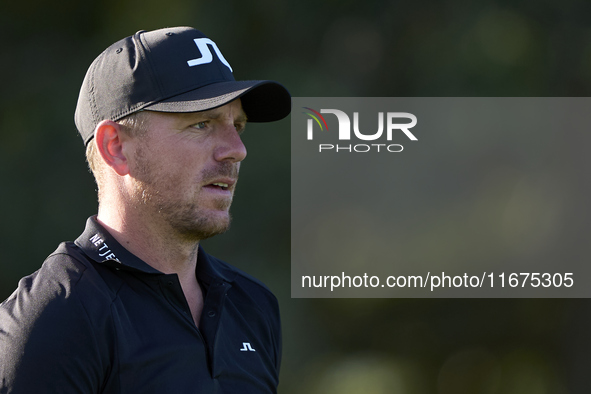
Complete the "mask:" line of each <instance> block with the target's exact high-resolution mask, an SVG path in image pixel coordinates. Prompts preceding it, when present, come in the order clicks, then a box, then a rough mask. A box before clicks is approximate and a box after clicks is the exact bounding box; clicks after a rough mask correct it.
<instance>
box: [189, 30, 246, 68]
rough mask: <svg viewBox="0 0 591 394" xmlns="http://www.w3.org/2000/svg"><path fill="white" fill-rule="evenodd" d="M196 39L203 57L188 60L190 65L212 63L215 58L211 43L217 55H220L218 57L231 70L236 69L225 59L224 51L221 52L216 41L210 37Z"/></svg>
mask: <svg viewBox="0 0 591 394" xmlns="http://www.w3.org/2000/svg"><path fill="white" fill-rule="evenodd" d="M194 41H195V44H196V45H197V48H198V49H199V52H201V57H200V58H197V59H192V60H188V61H187V64H189V67H193V66H198V65H200V64H207V63H211V61H212V60H213V55H212V54H211V51H210V50H209V47H208V45H211V47H212V48H213V50H214V51H215V53H216V55H218V59H220V61H221V62H222V63H224V64H225V65H226V66H228V68H229V69H230V71H232V72H234V70H232V67H230V64H229V63H228V62H227V61H226V59H224V56H223V55H222V52H220V50H219V48H218V46H217V45H215V42H213V41H211V40H210V39H209V38H196V39H195V40H194Z"/></svg>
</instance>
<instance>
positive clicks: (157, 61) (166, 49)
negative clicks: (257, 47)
mask: <svg viewBox="0 0 591 394" xmlns="http://www.w3.org/2000/svg"><path fill="white" fill-rule="evenodd" d="M239 97H240V99H241V101H242V108H243V109H244V112H245V113H246V116H247V117H248V121H249V122H272V121H275V120H279V119H283V118H284V117H286V116H287V115H289V113H290V111H291V96H290V94H289V92H288V91H287V89H286V88H285V87H284V86H283V85H281V84H279V83H277V82H275V81H236V80H235V79H234V75H233V74H232V68H231V66H230V64H229V63H228V62H227V61H226V59H225V58H224V56H223V55H222V53H221V51H220V50H219V48H218V47H217V45H216V44H215V43H214V42H213V41H212V40H210V39H209V38H207V37H206V36H205V35H204V34H203V33H201V32H200V31H198V30H195V29H193V28H191V27H173V28H166V29H160V30H154V31H149V32H147V31H139V32H137V33H136V34H134V35H133V36H130V37H126V38H124V39H122V40H120V41H117V42H116V43H114V44H113V45H111V46H110V47H108V48H107V49H106V50H105V51H104V52H103V53H101V54H100V55H99V56H98V57H97V58H96V59H95V60H94V62H92V64H91V66H90V68H89V69H88V71H87V73H86V76H85V77H84V82H83V83H82V88H81V89H80V95H79V96H78V104H77V106H76V113H75V116H74V118H75V122H76V127H77V128H78V131H79V132H80V135H81V136H82V139H83V140H84V143H85V144H88V142H89V141H90V140H91V139H92V138H93V137H94V129H95V127H96V125H97V124H98V123H99V122H100V121H102V120H104V119H109V120H113V121H117V120H119V119H121V118H124V117H125V116H127V115H130V114H132V113H134V112H137V111H140V110H144V109H145V110H152V111H162V112H196V111H205V110H208V109H212V108H216V107H219V106H222V105H224V104H227V103H229V102H230V101H232V100H235V99H237V98H239Z"/></svg>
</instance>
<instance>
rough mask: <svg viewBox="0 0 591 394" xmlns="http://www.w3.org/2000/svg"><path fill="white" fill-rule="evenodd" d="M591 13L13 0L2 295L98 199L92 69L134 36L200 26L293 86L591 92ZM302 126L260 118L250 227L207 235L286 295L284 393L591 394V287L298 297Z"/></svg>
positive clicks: (253, 145)
mask: <svg viewBox="0 0 591 394" xmlns="http://www.w3.org/2000/svg"><path fill="white" fill-rule="evenodd" d="M590 11H591V3H586V2H584V1H568V0H567V1H561V2H557V1H553V2H550V1H511V2H509V1H498V2H491V1H478V2H466V1H448V2H445V4H442V3H441V2H435V1H433V2H426V1H421V2H412V1H409V0H406V1H402V2H387V1H373V0H366V1H363V2H355V1H320V2H317V1H311V0H303V1H297V2H295V1H292V2H275V1H271V0H256V1H248V2H247V1H238V0H236V1H218V2H213V1H189V0H167V1H166V2H160V1H154V0H143V1H139V0H117V1H114V0H109V1H100V2H99V1H73V0H66V1H60V2H50V1H43V0H33V1H28V2H23V1H20V2H19V1H9V2H3V3H2V5H0V33H1V35H0V37H2V41H1V45H2V46H1V48H0V54H1V55H0V86H1V89H2V95H1V97H0V163H1V164H0V171H1V172H0V182H1V185H0V190H1V193H0V207H1V212H2V222H1V223H2V225H1V226H0V242H1V249H0V250H1V251H2V253H1V257H0V298H6V297H7V296H8V295H9V294H10V293H11V292H12V291H13V290H14V288H15V287H16V285H17V282H18V279H19V278H20V277H22V276H24V275H27V274H29V273H31V272H32V271H34V270H36V269H37V268H39V266H40V265H41V263H42V261H43V259H44V258H45V257H46V256H47V255H48V254H49V253H50V252H51V251H53V250H54V249H55V248H56V247H57V244H58V243H59V242H61V241H63V240H73V239H75V238H76V237H77V236H78V234H79V233H80V232H81V231H82V230H83V226H84V222H85V220H86V218H87V217H88V216H90V215H92V214H94V213H95V212H96V197H95V185H94V183H93V179H92V177H91V175H90V174H89V173H88V171H87V170H86V166H85V162H84V149H83V144H82V142H81V140H80V139H79V137H78V136H77V131H76V129H75V126H74V123H73V114H74V108H75V104H76V99H77V94H78V90H79V87H80V84H81V82H82V79H83V77H84V74H85V72H86V69H87V67H88V66H89V65H90V63H91V62H92V60H93V59H94V58H95V57H96V56H97V55H98V54H99V53H100V52H101V51H102V50H103V49H104V48H106V47H107V46H108V45H110V44H111V43H113V42H115V41H116V40H118V39H120V38H122V37H125V36H128V35H131V34H133V33H135V32H136V31H137V30H141V29H145V30H151V29H156V28H160V27H165V26H176V25H190V26H194V27H196V28H198V29H200V30H203V31H204V32H205V33H206V34H207V35H208V36H209V37H210V38H212V39H213V40H214V41H215V42H216V43H217V44H218V46H219V47H220V48H221V50H222V51H223V53H224V56H225V58H226V59H227V60H228V61H229V62H230V64H231V65H232V67H233V68H234V70H235V72H234V74H235V76H236V78H237V79H261V78H264V79H276V80H279V81H281V82H282V83H284V84H285V85H286V86H287V87H288V88H289V89H290V91H291V92H292V94H293V95H294V96H368V97H369V96H384V97H391V96H442V97H446V96H588V95H589V91H590V89H591V21H590V19H589V16H588V15H589V13H590ZM289 131H290V128H289V119H286V120H283V121H281V122H278V123H274V124H270V125H261V126H258V125H249V127H248V131H247V132H246V133H245V141H246V144H247V148H248V150H249V157H248V158H247V160H246V161H245V163H244V166H243V168H242V174H241V184H240V187H239V190H238V192H237V196H236V200H235V201H236V203H235V206H234V209H233V213H234V217H235V222H234V223H235V224H234V225H233V229H232V230H231V231H230V232H229V233H227V234H225V235H223V236H221V237H219V238H216V239H212V240H210V241H206V242H204V244H205V246H206V247H207V248H208V250H209V251H210V252H213V254H216V255H218V256H219V257H221V258H224V259H227V260H228V261H230V262H231V263H233V264H235V265H237V266H238V267H240V268H242V269H244V270H246V271H248V272H250V273H252V274H254V275H255V276H257V277H259V278H261V279H262V280H263V281H264V282H265V283H267V284H268V285H269V287H270V288H271V289H272V290H273V291H274V292H275V294H276V295H277V296H278V298H279V301H280V304H281V308H282V314H283V325H284V357H283V366H282V374H281V385H280V392H281V393H282V394H291V393H344V394H349V393H409V394H414V393H417V394H422V393H429V394H431V393H454V394H461V393H534V394H537V393H540V394H541V393H559V394H561V393H586V392H589V387H590V383H591V382H590V379H589V378H588V376H589V373H588V370H589V367H591V365H590V364H591V363H590V362H589V355H588V353H589V351H591V340H590V339H589V338H588V333H589V332H590V330H591V319H590V318H589V316H590V312H591V303H590V302H589V300H572V299H570V300H558V299H537V300H525V299H498V300H484V299H471V300H457V299H449V300H445V299H444V300H435V299H433V300H424V299H420V300H419V299H404V300H403V299H375V300H371V299H369V300H368V299H364V300H355V299H341V300H331V299H324V300H314V299H291V298H290V289H289V284H290V278H289V271H290V261H289V256H290V255H289V253H290V234H289V228H290V226H289V224H290V223H289V221H290V190H289V189H290V182H289V154H290V150H289ZM581 149H586V147H581ZM449 160H453V158H452V157H450V158H449ZM587 164H588V163H580V166H581V168H585V167H586V165H587ZM581 182H582V183H585V182H587V181H586V180H585V179H581ZM565 192H569V193H576V192H577V190H576V189H574V190H572V189H571V190H568V191H565ZM442 209H444V208H442ZM581 209H587V207H586V205H585V204H584V202H581ZM585 236H586V234H581V237H585ZM564 258H569V259H572V258H575V259H580V260H581V261H586V259H587V258H588V256H583V255H578V256H577V255H569V256H564Z"/></svg>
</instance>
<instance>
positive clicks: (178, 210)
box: [129, 99, 246, 240]
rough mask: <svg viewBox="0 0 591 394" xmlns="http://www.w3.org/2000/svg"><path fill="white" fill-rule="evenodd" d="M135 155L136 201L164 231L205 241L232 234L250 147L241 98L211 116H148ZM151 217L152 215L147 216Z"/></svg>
mask: <svg viewBox="0 0 591 394" xmlns="http://www.w3.org/2000/svg"><path fill="white" fill-rule="evenodd" d="M146 116H147V122H146V124H147V131H146V133H145V136H142V137H136V139H137V141H136V145H135V151H134V152H133V153H132V154H131V155H130V156H131V158H130V162H129V166H130V181H131V182H132V184H133V193H132V195H131V198H132V199H133V201H134V203H135V204H137V206H138V207H139V208H140V209H141V210H142V212H143V214H144V217H143V218H144V219H147V220H149V221H151V222H152V223H154V224H156V225H161V227H158V228H159V229H161V231H169V230H173V231H175V232H176V233H177V234H178V235H180V236H182V237H185V238H188V239H197V240H198V239H204V238H207V237H211V236H213V235H216V234H219V233H222V232H224V231H225V230H227V228H228V226H229V225H230V214H229V209H230V205H231V203H232V197H233V195H234V189H235V187H236V181H237V180H238V170H239V168H240V162H241V161H242V160H243V159H244V158H245V157H246V148H245V147H244V144H243V143H242V141H241V139H240V133H241V132H242V130H243V129H244V126H245V124H246V115H245V114H244V111H243V110H242V105H241V103H240V99H237V100H234V101H232V102H230V103H229V104H226V105H224V106H222V107H219V108H215V109H212V110H209V111H203V112H193V113H164V112H149V113H147V115H146ZM146 215H150V216H146Z"/></svg>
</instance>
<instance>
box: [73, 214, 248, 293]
mask: <svg viewBox="0 0 591 394" xmlns="http://www.w3.org/2000/svg"><path fill="white" fill-rule="evenodd" d="M74 242H75V244H76V245H78V247H80V248H81V249H82V251H83V252H84V253H85V254H86V255H87V256H88V257H89V258H91V259H92V260H94V261H96V262H97V263H101V264H104V265H106V266H110V267H114V268H118V269H122V270H126V271H135V272H143V273H148V274H162V272H161V271H158V270H157V269H155V268H153V267H152V266H150V265H149V264H147V263H146V262H144V261H143V260H142V259H140V258H139V257H137V256H135V255H134V254H133V253H131V252H130V251H128V250H127V249H125V248H124V247H123V246H121V244H120V243H119V242H117V240H115V238H113V236H112V235H111V234H110V233H109V232H108V231H107V230H106V229H105V228H104V227H103V226H102V225H101V224H100V223H99V222H98V221H97V219H96V215H95V216H91V217H89V218H88V220H87V221H86V228H85V229H84V232H83V233H82V234H81V235H80V236H79V237H78V239H76V241H74ZM236 274H237V272H236V270H235V269H233V267H231V266H229V265H228V264H226V263H224V262H222V261H221V260H218V259H216V258H215V257H213V256H211V255H209V254H207V253H206V252H205V251H204V250H203V248H202V247H201V245H200V246H199V252H198V256H197V269H196V275H197V278H199V279H200V280H203V281H205V282H206V283H218V282H221V281H225V282H232V281H233V279H234V277H235V276H236Z"/></svg>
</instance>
